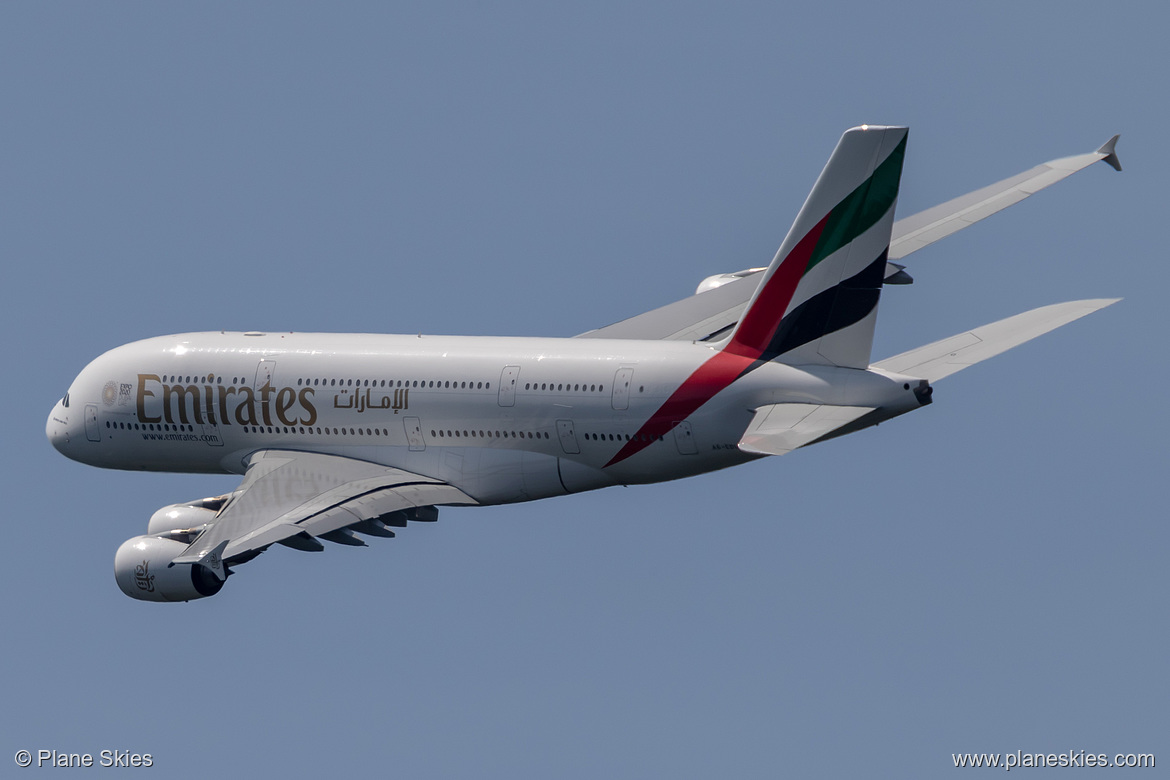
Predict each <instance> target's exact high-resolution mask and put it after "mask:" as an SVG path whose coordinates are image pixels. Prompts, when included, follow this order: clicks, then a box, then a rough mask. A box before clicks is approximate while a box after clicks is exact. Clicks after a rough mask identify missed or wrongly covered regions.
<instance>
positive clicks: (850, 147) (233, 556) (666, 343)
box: [46, 125, 1121, 601]
mask: <svg viewBox="0 0 1170 780" xmlns="http://www.w3.org/2000/svg"><path fill="white" fill-rule="evenodd" d="M906 135H907V130H906V128H905V127H878V126H873V125H869V126H864V125H863V126H861V127H856V128H853V129H851V130H849V131H847V132H846V133H845V134H844V135H843V136H842V137H841V140H840V141H839V142H838V144H837V147H836V149H835V150H834V151H833V154H832V156H831V157H830V158H829V162H828V163H827V164H826V166H825V168H824V170H823V171H822V172H821V175H820V177H819V178H818V179H817V181H816V184H815V185H814V186H813V189H812V192H811V193H810V194H809V196H808V199H807V200H806V201H805V203H804V206H803V208H802V209H801V210H800V213H799V214H798V215H797V217H796V221H795V222H794V223H793V225H792V228H791V230H790V231H789V232H788V235H787V237H786V238H785V239H784V242H783V243H782V244H781V246H780V249H779V251H778V252H777V253H776V257H775V259H774V260H773V261H772V263H771V265H769V266H768V267H767V268H752V269H748V270H744V271H740V272H737V273H731V274H722V275H718V276H713V277H710V278H708V279H706V280H704V281H703V283H702V284H701V285H700V286H699V289H698V291H697V292H696V294H695V295H693V296H691V297H688V298H685V299H683V300H681V301H677V302H675V303H672V304H669V305H667V306H663V307H661V308H659V309H655V310H653V311H650V312H647V313H645V314H641V315H638V316H636V317H632V318H630V319H627V320H624V321H622V322H618V323H616V324H613V325H609V326H607V327H603V328H600V329H598V330H594V331H590V332H589V333H583V334H581V335H580V336H577V337H575V338H571V339H546V338H489V337H463V336H460V337H454V336H425V335H418V336H415V335H409V336H392V335H380V334H350V333H259V332H247V333H226V332H222V331H221V332H210V333H184V334H180V335H176V336H160V337H157V338H150V339H146V340H144V341H137V342H134V343H132V344H127V345H125V346H122V347H118V348H116V349H113V350H111V351H109V352H107V353H105V354H104V355H102V356H100V357H98V358H97V359H96V360H94V361H93V362H92V363H90V364H89V365H88V366H86V367H85V368H84V369H83V370H82V372H81V373H80V374H79V375H78V376H77V378H76V379H75V380H74V381H73V384H72V385H71V386H70V387H69V392H68V393H66V394H65V397H64V398H62V399H61V400H60V401H59V402H58V403H57V405H56V406H55V407H54V408H53V411H52V413H51V414H50V415H49V419H48V423H47V427H46V433H47V435H48V438H49V441H50V442H51V443H52V445H53V446H54V447H55V448H57V449H58V450H59V451H60V452H61V453H62V454H64V455H65V456H67V457H69V458H72V459H73V460H77V461H80V462H82V463H88V464H91V465H94V466H101V467H104V468H116V469H142V470H148V471H174V472H216V473H222V472H228V473H232V474H240V475H242V476H243V481H242V482H241V484H240V486H239V488H238V489H237V490H236V491H234V492H232V493H230V494H228V495H222V496H216V497H213V498H204V499H200V500H197V501H189V502H185V503H181V504H173V505H171V506H167V507H163V508H162V509H160V510H158V511H157V512H155V513H154V515H153V516H152V517H151V518H150V521H149V523H148V524H147V529H146V534H145V535H144V536H138V537H135V538H133V539H130V540H129V541H127V542H126V543H124V544H123V545H122V546H121V547H120V548H119V549H118V551H117V553H116V555H115V557H114V574H115V578H116V580H117V583H118V585H119V587H120V588H121V589H122V591H123V592H124V593H126V594H127V595H128V596H131V597H133V598H136V599H143V600H146V601H188V600H190V599H197V598H201V597H204V596H211V595H213V594H215V593H218V592H219V590H220V589H221V588H222V587H223V583H224V582H225V581H226V579H227V578H228V576H229V575H230V574H231V573H232V572H233V571H234V570H235V569H236V567H238V566H239V565H240V564H243V563H245V562H247V561H249V560H251V559H252V558H254V557H256V556H257V555H259V554H260V553H261V552H263V551H264V550H266V549H268V548H269V547H270V546H272V545H273V544H282V545H285V546H287V547H291V548H294V549H297V550H306V551H317V550H321V549H323V548H324V545H323V544H322V543H321V541H320V540H322V539H323V540H326V541H329V542H334V543H338V544H347V545H364V544H365V542H363V541H362V540H361V538H360V537H359V536H358V534H361V535H366V536H377V537H392V536H394V534H395V533H396V529H401V528H404V527H406V526H407V524H408V523H409V522H411V521H415V522H429V521H432V520H435V519H436V517H437V516H438V509H437V507H439V506H451V505H467V506H474V505H490V504H504V503H510V502H517V501H534V500H536V499H541V498H548V497H551V496H563V495H566V494H569V493H578V492H581V491H585V490H595V489H597V488H603V487H608V486H611V485H630V484H636V483H646V482H662V481H665V480H671V479H678V478H680V477H686V476H690V475H693V474H701V473H704V472H708V471H714V470H716V469H722V468H727V467H728V466H735V465H737V464H740V463H745V462H747V461H749V460H753V459H755V458H760V457H764V456H767V455H783V454H785V453H788V452H791V451H792V450H794V449H797V448H798V447H804V446H806V445H809V444H813V443H816V442H819V441H824V440H825V439H829V438H832V437H835V436H840V435H842V434H845V433H851V432H853V431H857V430H860V429H862V428H867V427H869V426H871V425H876V424H877V423H880V422H882V421H884V420H888V419H890V418H891V417H896V416H898V415H901V414H905V413H906V412H910V411H913V410H915V409H918V408H920V407H922V406H924V405H926V404H928V403H930V402H931V398H932V391H933V388H932V383H933V382H937V381H938V380H940V379H942V378H944V377H946V376H949V375H950V374H953V373H955V372H956V371H960V370H962V369H964V368H966V367H968V366H970V365H973V364H975V363H978V362H980V361H982V360H986V359H987V358H989V357H992V356H994V355H997V354H999V353H1001V352H1003V351H1004V350H1007V349H1010V348H1012V347H1014V346H1016V345H1018V344H1022V343H1024V342H1025V341H1028V340H1030V339H1033V338H1035V337H1036V336H1039V335H1041V334H1043V333H1046V332H1048V331H1050V330H1052V329H1054V328H1057V327H1060V326H1061V325H1064V324H1066V323H1069V322H1072V321H1073V320H1076V319H1078V318H1080V317H1083V316H1085V315H1087V314H1090V313H1092V312H1094V311H1097V310H1098V309H1101V308H1103V307H1105V306H1108V305H1110V304H1111V303H1114V302H1115V300H1116V299H1098V300H1084V301H1073V302H1069V303H1060V304H1056V305H1053V306H1045V307H1043V308H1039V309H1034V310H1032V311H1029V312H1026V313H1024V314H1019V315H1016V316H1014V317H1009V318H1008V319H1006V320H1001V321H999V322H995V323H992V324H990V325H985V326H983V327H980V328H976V329H975V330H972V331H969V332H967V333H961V334H959V335H956V336H953V337H951V338H948V339H944V340H943V341H939V342H937V343H934V344H930V345H927V346H923V347H918V348H916V349H912V350H910V351H909V352H905V353H903V354H900V355H897V356H895V357H891V358H887V359H885V360H879V361H878V362H876V363H871V362H870V348H871V345H872V343H873V334H874V325H875V323H876V321H877V309H878V299H879V297H880V295H881V291H882V286H883V284H906V283H908V282H910V281H911V279H910V277H909V276H908V275H907V274H906V272H905V271H904V270H903V266H902V265H900V264H898V263H896V262H894V261H896V260H900V259H901V258H903V257H905V256H906V255H908V254H910V253H911V252H914V251H916V250H918V249H921V248H922V247H924V246H926V245H928V244H931V243H933V242H935V241H937V240H939V239H940V238H943V237H945V236H948V235H950V234H951V233H954V232H956V231H958V230H960V229H962V228H964V227H966V226H968V225H970V224H972V223H974V222H977V221H979V220H981V219H983V218H985V217H987V216H989V215H991V214H993V213H995V212H996V211H999V210H1001V209H1003V208H1006V207H1007V206H1010V205H1012V204H1014V203H1017V202H1019V201H1020V200H1023V199H1024V198H1026V197H1028V196H1029V195H1031V194H1033V193H1035V192H1036V191H1038V190H1040V189H1042V188H1044V187H1047V186H1049V185H1051V184H1053V183H1055V182H1057V181H1059V180H1061V179H1063V178H1065V177H1066V176H1069V175H1071V174H1072V173H1075V172H1076V171H1078V170H1081V169H1082V168H1085V167H1087V166H1089V165H1091V164H1092V163H1094V162H1096V161H1098V160H1103V161H1105V162H1106V163H1108V164H1109V165H1111V166H1113V167H1114V168H1116V169H1117V170H1121V165H1120V163H1119V162H1118V159H1117V155H1116V153H1115V152H1114V148H1113V147H1114V144H1115V143H1116V141H1117V137H1116V136H1114V137H1113V138H1112V139H1110V140H1109V142H1107V143H1106V144H1105V145H1104V146H1102V147H1101V148H1100V149H1098V150H1097V151H1096V152H1093V153H1090V154H1084V155H1079V156H1075V157H1066V158H1062V159H1059V160H1054V161H1052V162H1049V163H1045V164H1043V165H1039V166H1037V167H1035V168H1032V169H1031V170H1028V171H1025V172H1023V173H1021V174H1018V175H1016V176H1013V177H1011V178H1008V179H1005V180H1003V181H1001V182H998V183H996V184H992V185H990V186H988V187H985V188H983V189H981V190H978V191H976V192H972V193H969V194H968V195H964V196H962V197H960V198H957V199H955V200H952V201H949V202H947V203H944V204H942V205H940V206H936V207H934V208H932V209H929V210H927V211H925V212H922V213H920V214H916V215H914V216H911V217H909V218H907V219H903V220H900V221H895V220H894V206H895V202H896V200H897V195H898V185H899V181H900V179H901V173H902V160H903V156H904V154H905V150H906Z"/></svg>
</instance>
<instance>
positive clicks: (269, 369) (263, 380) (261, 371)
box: [253, 360, 276, 390]
mask: <svg viewBox="0 0 1170 780" xmlns="http://www.w3.org/2000/svg"><path fill="white" fill-rule="evenodd" d="M275 373H276V361H275V360H261V361H260V364H259V365H257V366H256V384H255V385H253V389H254V390H259V389H261V388H263V387H264V386H265V385H269V384H272V375H273V374H275Z"/></svg>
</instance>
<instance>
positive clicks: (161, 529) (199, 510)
mask: <svg viewBox="0 0 1170 780" xmlns="http://www.w3.org/2000/svg"><path fill="white" fill-rule="evenodd" d="M231 497H232V495H231V494H230V493H229V494H228V495H224V496H214V497H212V498H201V499H199V500H198V501H187V502H186V503H183V504H171V505H170V506H164V507H163V508H162V509H160V510H158V511H157V512H155V513H154V514H153V515H151V516H150V522H149V523H147V524H146V533H147V534H149V535H150V536H171V537H172V538H175V537H177V536H178V534H176V533H175V532H180V531H181V532H189V533H188V535H189V536H190V537H191V538H194V536H195V535H196V534H198V532H199V531H200V530H202V529H203V526H205V525H207V524H208V523H210V522H211V520H212V518H214V517H215V514H216V512H218V511H219V510H220V509H222V508H223V506H224V504H226V503H227V502H228V501H229V500H230V499H231ZM180 541H182V539H180Z"/></svg>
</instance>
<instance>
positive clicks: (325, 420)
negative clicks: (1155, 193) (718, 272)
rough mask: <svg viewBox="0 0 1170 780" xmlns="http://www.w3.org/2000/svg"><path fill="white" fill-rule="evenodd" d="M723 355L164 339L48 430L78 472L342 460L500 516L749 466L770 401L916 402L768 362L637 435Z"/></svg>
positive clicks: (627, 346)
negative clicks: (407, 475)
mask: <svg viewBox="0 0 1170 780" xmlns="http://www.w3.org/2000/svg"><path fill="white" fill-rule="evenodd" d="M716 353H717V350H716V349H715V348H714V347H712V346H709V345H706V344H695V343H690V342H676V341H633V340H601V339H547V338H493V337H447V336H395V335H376V334H329V333H283V334H281V333H268V334H245V333H188V334H180V335H174V336H162V337H158V338H152V339H146V340H144V341H138V342H134V343H132V344H127V345H125V346H122V347H118V348H117V349H114V350H111V351H109V352H107V353H105V354H104V355H102V356H101V357H99V358H97V359H96V360H94V361H93V362H92V363H90V364H89V365H88V366H87V367H86V368H85V369H84V370H83V371H82V372H81V374H79V375H78V377H77V378H76V379H75V380H74V382H73V384H72V385H71V387H70V388H69V393H68V395H67V396H66V397H65V398H63V399H62V400H61V401H60V402H58V404H57V405H56V407H55V408H54V409H53V412H52V414H50V416H49V420H48V424H47V434H48V436H49V439H50V441H52V442H53V445H54V446H55V447H57V449H59V450H61V451H62V452H63V453H64V454H66V455H67V456H69V457H70V458H73V459H74V460H78V461H81V462H84V463H89V464H92V465H95V466H103V467H107V468H120V469H144V470H153V471H177V472H229V473H243V472H244V471H245V469H246V466H247V463H246V461H247V458H248V456H249V455H250V454H251V453H253V452H256V451H258V450H273V449H278V450H279V449H286V450H301V451H314V452H322V453H327V454H333V455H342V456H346V457H350V458H355V459H360V460H367V461H373V462H376V463H380V464H384V465H388V466H393V467H395V468H400V469H403V470H406V471H409V472H412V473H416V474H421V475H425V476H428V477H432V478H435V479H440V480H443V481H445V482H448V483H449V484H451V485H454V486H456V487H458V488H460V489H461V490H463V491H464V492H466V493H467V494H468V495H470V496H472V497H473V498H475V499H476V500H477V501H479V502H480V503H482V504H492V503H506V502H512V501H527V500H534V499H538V498H545V497H548V496H553V495H563V494H565V493H573V492H579V491H583V490H591V489H595V488H600V487H606V486H609V485H615V484H631V483H642V482H657V481H663V480H669V479H677V478H679V477H685V476H690V475H693V474H698V473H702V472H707V471H713V470H716V469H721V468H726V467H728V466H733V465H736V464H738V463H743V462H745V461H747V460H751V459H752V458H754V457H757V456H754V455H749V454H747V453H744V452H742V451H741V450H740V449H739V448H738V447H737V443H738V442H739V440H740V437H741V436H742V435H743V433H744V430H745V429H746V428H747V426H748V424H749V423H750V422H751V419H752V416H753V412H754V409H756V408H757V407H759V406H762V405H765V404H775V403H810V404H839V405H866V406H873V407H880V408H882V409H883V410H886V411H887V414H884V415H883V417H886V416H893V415H894V414H899V413H901V412H903V411H908V410H909V409H911V408H916V407H917V405H918V404H917V402H916V401H915V399H914V397H913V393H912V392H911V391H910V390H908V389H907V388H906V387H905V386H904V384H903V383H902V381H901V380H902V378H901V377H896V376H893V375H889V374H885V373H883V372H879V371H874V370H870V371H858V370H851V369H839V368H826V367H823V366H809V367H805V368H797V367H792V366H788V365H784V364H781V363H767V364H764V365H760V366H758V367H757V368H756V369H755V370H752V371H750V372H749V373H746V374H745V375H743V376H741V377H739V378H738V379H735V380H734V381H733V382H731V383H730V384H729V385H728V386H726V387H724V388H722V389H716V390H712V391H711V397H710V398H708V399H706V400H704V401H703V402H702V403H701V404H699V406H698V408H697V409H696V410H695V411H693V412H692V413H690V414H688V415H687V416H686V418H685V419H682V420H671V421H670V426H669V432H667V433H665V434H663V435H654V436H652V437H651V436H650V435H648V434H646V433H640V432H641V431H644V428H643V426H644V424H646V423H647V420H649V419H651V418H652V417H653V416H654V415H656V414H659V415H662V414H669V411H665V412H664V411H663V405H664V403H665V402H666V401H667V400H668V399H669V398H671V397H672V395H673V394H675V393H676V392H677V391H679V388H680V386H682V385H683V384H684V383H685V382H687V381H688V378H691V377H692V375H694V373H695V371H696V369H698V368H699V367H700V366H701V365H703V364H704V363H705V362H706V361H709V360H710V359H711V358H712V357H713V356H714V355H716ZM688 390H689V391H691V392H698V393H702V392H704V388H703V387H702V386H698V387H695V388H689V389H688ZM639 437H645V439H646V441H645V442H643V446H641V447H640V448H638V449H637V450H636V451H634V452H630V448H629V447H627V445H628V444H629V442H630V441H631V439H635V440H637V439H639ZM623 447H626V449H625V450H623ZM626 452H629V454H621V455H619V453H626ZM615 458H620V459H619V460H616V461H615Z"/></svg>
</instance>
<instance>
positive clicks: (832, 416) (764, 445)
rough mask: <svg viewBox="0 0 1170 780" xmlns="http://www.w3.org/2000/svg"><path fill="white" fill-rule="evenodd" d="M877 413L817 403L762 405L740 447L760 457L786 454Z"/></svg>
mask: <svg viewBox="0 0 1170 780" xmlns="http://www.w3.org/2000/svg"><path fill="white" fill-rule="evenodd" d="M873 410H874V407H871V406H827V405H817V404H770V405H768V406H761V407H760V408H758V409H756V416H755V417H753V418H752V421H751V424H750V425H748V428H747V431H745V432H744V434H743V438H741V439H740V440H739V448H740V449H741V450H743V451H744V452H750V453H753V454H756V455H786V454H787V453H789V452H792V451H793V450H794V449H796V448H797V447H803V446H804V445H806V444H812V443H813V442H814V441H816V440H817V439H819V438H821V437H822V436H825V435H826V434H829V433H832V432H833V431H835V430H837V429H838V428H840V427H841V426H843V425H848V424H849V423H851V422H853V421H854V420H856V419H857V418H859V417H862V416H864V415H866V414H869V413H870V412H872V411H873Z"/></svg>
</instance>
